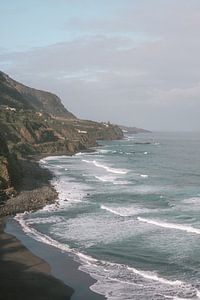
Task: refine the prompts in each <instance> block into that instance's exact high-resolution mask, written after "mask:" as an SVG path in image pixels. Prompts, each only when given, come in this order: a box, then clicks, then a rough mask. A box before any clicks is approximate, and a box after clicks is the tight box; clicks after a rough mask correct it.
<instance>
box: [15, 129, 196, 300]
mask: <svg viewBox="0 0 200 300" xmlns="http://www.w3.org/2000/svg"><path fill="white" fill-rule="evenodd" d="M101 145H102V146H101V147H99V148H96V149H95V151H94V152H92V153H78V154H77V155H75V156H73V157H67V156H60V157H48V158H46V159H44V160H42V161H41V165H42V166H43V167H45V168H49V169H50V170H51V171H52V172H53V173H54V174H55V178H54V180H53V184H54V186H55V188H56V189H57V191H58V192H59V200H58V203H57V204H55V205H50V206H47V207H45V208H44V209H43V210H40V211H38V212H35V213H32V214H22V215H18V216H17V220H18V221H19V222H20V224H21V225H22V227H23V229H24V231H26V232H27V233H28V234H29V235H30V236H32V237H33V238H35V239H37V240H40V241H43V242H44V243H47V244H51V245H53V246H55V247H57V248H60V249H61V250H62V251H67V252H69V253H70V255H72V256H73V258H74V259H75V260H78V261H79V262H80V263H81V265H80V269H81V270H83V271H84V272H86V273H89V274H90V275H91V276H92V277H93V278H95V279H96V280H97V282H96V283H95V284H94V285H93V286H91V287H90V288H91V289H92V290H93V291H95V292H97V293H100V294H103V295H105V296H106V297H107V298H108V299H111V300H118V299H119V300H126V299H156V300H157V299H200V292H199V290H200V287H199V284H200V156H199V154H200V135H199V134H197V133H156V134H140V135H132V136H128V137H126V138H125V139H124V140H120V141H110V142H101ZM84 300H86V299H84Z"/></svg>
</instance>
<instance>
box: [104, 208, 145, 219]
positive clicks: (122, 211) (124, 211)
mask: <svg viewBox="0 0 200 300" xmlns="http://www.w3.org/2000/svg"><path fill="white" fill-rule="evenodd" d="M101 209H104V210H107V211H108V212H111V213H113V214H115V215H118V216H121V217H129V216H133V215H139V214H143V213H147V212H149V209H146V208H135V207H117V208H113V207H108V206H105V205H101Z"/></svg>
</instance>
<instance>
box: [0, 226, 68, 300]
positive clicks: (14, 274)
mask: <svg viewBox="0 0 200 300" xmlns="http://www.w3.org/2000/svg"><path fill="white" fill-rule="evenodd" d="M0 278H1V280H0V290H1V293H0V299H2V300H3V299H4V300H5V299H7V300H11V299H20V300H23V299H41V300H45V299H57V300H61V299H65V300H68V299H70V296H71V295H72V293H73V289H72V288H69V287H67V286H66V285H65V284H64V283H63V282H61V281H59V280H58V279H56V278H54V277H53V276H52V275H51V268H50V266H49V265H48V264H47V263H46V262H45V261H44V260H42V259H41V258H39V257H37V256H35V255H33V254H32V253H31V252H30V251H28V249H27V248H26V247H24V246H23V245H22V243H21V242H20V241H19V240H17V239H16V238H15V237H14V236H12V235H9V234H7V233H5V232H4V222H3V220H0Z"/></svg>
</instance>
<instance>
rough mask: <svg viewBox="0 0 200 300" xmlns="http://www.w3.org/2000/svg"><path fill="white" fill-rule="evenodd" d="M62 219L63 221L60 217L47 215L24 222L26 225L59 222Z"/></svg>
mask: <svg viewBox="0 0 200 300" xmlns="http://www.w3.org/2000/svg"><path fill="white" fill-rule="evenodd" d="M62 221H63V218H62V217H58V216H52V217H48V218H44V217H43V218H42V217H41V218H33V219H28V220H27V221H26V222H27V224H28V225H32V224H48V223H59V222H62Z"/></svg>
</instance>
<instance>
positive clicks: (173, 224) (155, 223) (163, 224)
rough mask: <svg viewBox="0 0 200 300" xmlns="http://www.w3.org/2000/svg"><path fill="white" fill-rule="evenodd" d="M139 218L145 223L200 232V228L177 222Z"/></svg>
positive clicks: (189, 231) (195, 232)
mask: <svg viewBox="0 0 200 300" xmlns="http://www.w3.org/2000/svg"><path fill="white" fill-rule="evenodd" d="M138 220H139V221H141V222H144V223H148V224H152V225H155V226H159V227H163V228H168V229H177V230H182V231H186V232H188V233H194V234H200V228H194V227H192V226H187V225H182V224H176V223H166V222H162V221H155V220H149V219H145V218H141V217H138Z"/></svg>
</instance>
